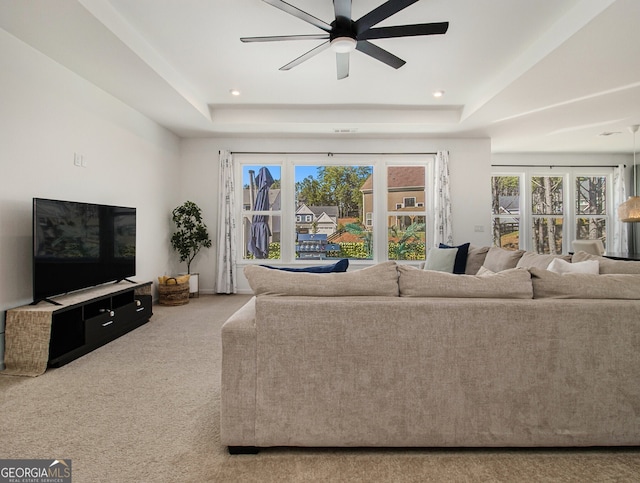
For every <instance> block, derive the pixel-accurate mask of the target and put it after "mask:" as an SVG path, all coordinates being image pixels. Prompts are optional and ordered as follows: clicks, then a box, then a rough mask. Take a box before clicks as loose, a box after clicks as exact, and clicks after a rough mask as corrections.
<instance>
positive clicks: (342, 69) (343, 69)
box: [336, 52, 349, 80]
mask: <svg viewBox="0 0 640 483" xmlns="http://www.w3.org/2000/svg"><path fill="white" fill-rule="evenodd" d="M336 66H337V68H338V80H340V79H344V78H345V77H349V52H336Z"/></svg>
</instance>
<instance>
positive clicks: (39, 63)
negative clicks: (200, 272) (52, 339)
mask: <svg viewBox="0 0 640 483" xmlns="http://www.w3.org/2000/svg"><path fill="white" fill-rule="evenodd" d="M0 72H2V75H0V93H1V94H0V96H1V100H0V106H1V107H0V168H1V170H2V171H1V173H2V174H1V180H2V184H1V186H2V189H0V311H1V314H2V315H1V317H2V318H1V319H0V341H2V340H3V339H4V337H3V334H2V332H3V327H4V315H5V313H4V311H5V310H7V309H10V308H12V307H16V306H19V305H23V304H25V303H29V302H31V301H32V281H31V270H32V267H31V237H32V227H31V224H32V221H31V217H32V214H31V209H32V198H34V197H44V198H56V199H65V200H74V201H86V202H95V203H105V204H113V205H122V206H133V207H136V208H137V210H138V226H137V243H138V245H137V259H136V263H137V276H136V277H135V279H136V280H139V281H146V280H153V279H155V277H156V276H158V275H162V274H164V273H167V272H169V271H171V270H172V267H171V263H172V262H171V260H172V257H173V254H172V253H171V252H170V249H169V227H170V211H171V209H172V208H173V207H174V206H175V205H176V204H177V203H178V202H179V201H180V193H179V192H178V190H177V189H176V186H179V184H180V174H181V171H180V170H179V169H178V163H179V157H180V152H179V148H180V142H179V139H178V138H177V137H176V136H174V135H173V134H171V133H170V132H169V131H167V130H165V129H164V128H161V127H159V126H158V125H157V124H155V123H154V122H152V121H150V120H149V119H148V118H146V117H144V116H142V115H140V114H139V113H138V112H136V111H134V110H132V109H130V108H129V107H127V106H125V105H124V104H123V103H121V102H120V101H118V100H117V99H115V98H113V97H112V96H110V95H108V94H106V93H105V92H104V91H102V90H100V89H98V88H96V87H95V86H94V85H93V84H90V83H88V82H86V81H84V80H83V79H81V78H80V77H78V76H77V75H75V74H73V73H71V72H70V71H69V70H67V69H66V68H64V67H62V66H60V65H59V64H56V63H54V62H53V61H51V60H50V59H48V58H47V57H45V56H43V55H42V54H40V53H39V52H37V51H35V50H33V49H32V48H31V47H29V46H27V45H26V44H24V43H22V42H21V41H19V40H17V39H15V38H14V37H12V36H11V35H9V34H7V33H6V32H5V31H3V30H0ZM74 153H79V154H81V155H82V156H83V157H84V159H85V160H86V163H87V167H85V168H82V167H76V166H74V163H73V160H74ZM0 353H3V351H2V348H1V347H0ZM1 360H2V359H1V356H0V361H1Z"/></svg>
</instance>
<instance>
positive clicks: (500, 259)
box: [483, 247, 524, 272]
mask: <svg viewBox="0 0 640 483" xmlns="http://www.w3.org/2000/svg"><path fill="white" fill-rule="evenodd" d="M523 254H524V250H506V249H505V248H500V247H491V248H489V251H488V252H487V256H486V258H485V259H484V263H483V265H484V266H485V267H486V268H488V269H489V270H491V271H493V272H500V271H502V270H508V269H509V268H516V266H517V265H518V261H520V258H521V257H522V255H523Z"/></svg>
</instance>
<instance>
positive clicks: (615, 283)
mask: <svg viewBox="0 0 640 483" xmlns="http://www.w3.org/2000/svg"><path fill="white" fill-rule="evenodd" d="M529 271H530V272H531V279H532V281H533V298H536V299H540V298H554V299H626V300H638V298H639V295H638V294H640V275H639V274H628V273H624V274H619V273H608V274H604V275H594V274H592V273H565V274H562V275H561V274H558V273H554V272H551V271H549V270H541V269H539V268H535V267H533V268H530V269H529Z"/></svg>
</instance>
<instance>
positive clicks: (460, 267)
mask: <svg viewBox="0 0 640 483" xmlns="http://www.w3.org/2000/svg"><path fill="white" fill-rule="evenodd" d="M470 246H471V243H463V244H462V245H458V246H450V245H445V244H444V243H440V245H438V248H449V249H453V248H457V249H458V251H457V253H456V261H455V263H454V264H453V273H457V274H462V273H465V270H466V268H467V256H468V255H469V247H470Z"/></svg>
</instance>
